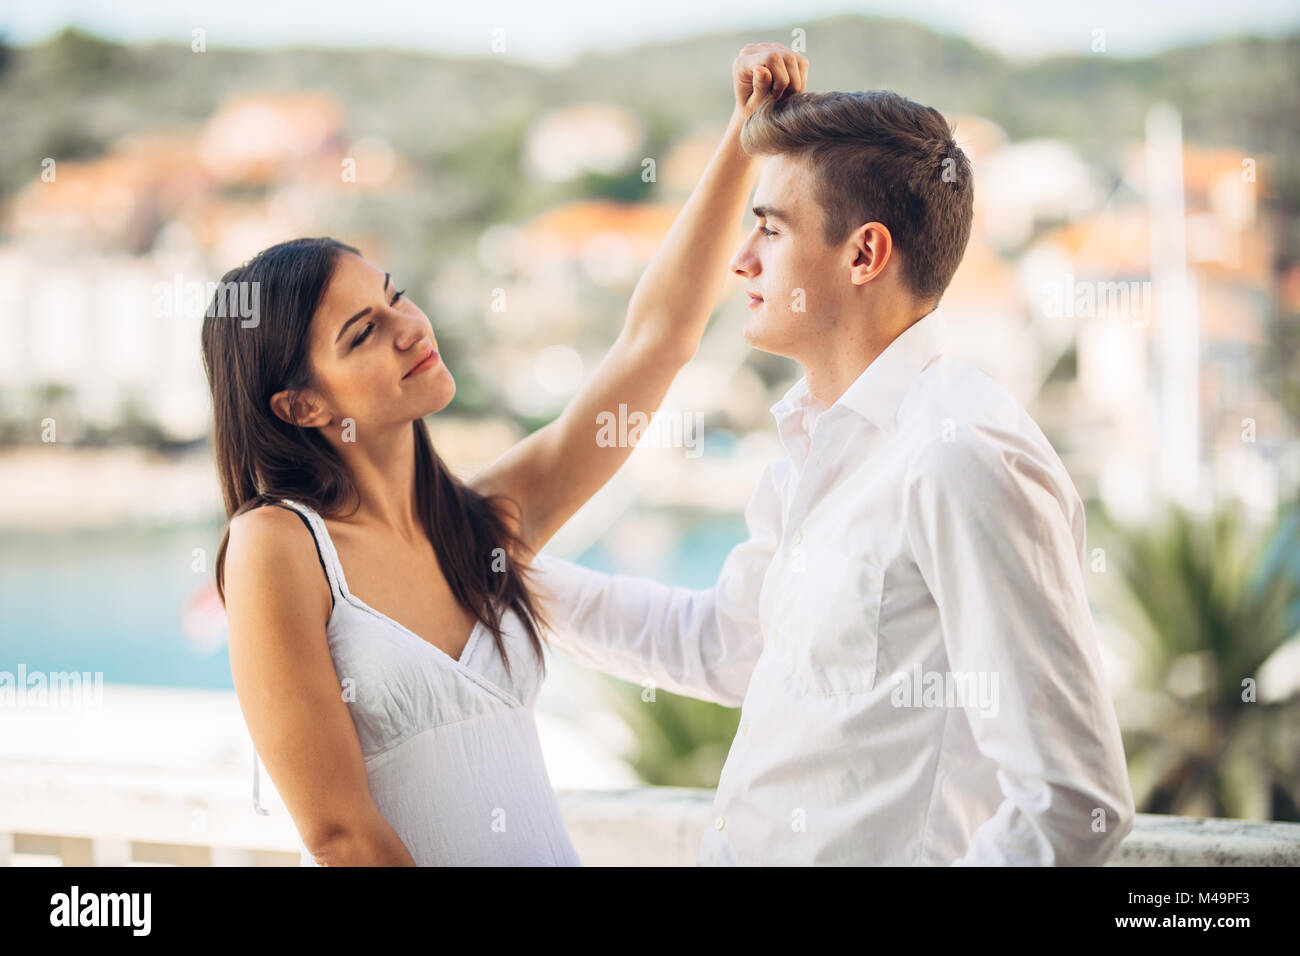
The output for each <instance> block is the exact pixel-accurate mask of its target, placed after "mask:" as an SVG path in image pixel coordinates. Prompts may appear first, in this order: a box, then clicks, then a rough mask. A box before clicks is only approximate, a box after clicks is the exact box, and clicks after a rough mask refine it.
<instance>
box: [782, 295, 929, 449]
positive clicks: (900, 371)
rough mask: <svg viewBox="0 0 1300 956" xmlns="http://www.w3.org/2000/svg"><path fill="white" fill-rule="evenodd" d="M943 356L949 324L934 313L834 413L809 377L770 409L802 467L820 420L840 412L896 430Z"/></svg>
mask: <svg viewBox="0 0 1300 956" xmlns="http://www.w3.org/2000/svg"><path fill="white" fill-rule="evenodd" d="M942 351H943V320H942V318H941V317H940V316H939V315H938V314H937V313H935V312H931V313H930V314H929V315H926V316H923V317H921V318H920V319H918V320H917V321H915V322H913V323H912V324H911V325H909V326H908V327H907V328H906V329H905V330H904V331H903V333H902V334H901V335H899V336H898V337H897V338H896V339H894V341H892V342H890V343H889V345H888V346H887V347H886V348H885V350H884V351H883V352H881V353H880V354H879V355H877V356H876V358H875V360H874V361H872V363H871V364H870V365H868V366H867V367H866V368H865V369H863V370H862V374H861V375H859V376H858V377H857V379H856V380H855V381H854V382H853V384H852V385H850V386H849V387H848V388H847V389H845V390H844V394H843V395H841V396H840V397H839V398H838V399H837V400H836V401H835V403H834V404H833V405H832V406H831V407H830V408H828V409H825V410H824V411H823V410H822V409H821V408H820V407H819V406H818V404H817V403H816V402H815V401H814V400H813V397H812V393H811V392H809V390H808V377H807V376H806V375H805V376H803V377H802V378H800V379H799V381H797V382H795V383H794V385H792V386H791V387H790V389H789V390H788V391H787V392H786V393H785V395H784V396H782V398H781V400H780V401H778V402H777V403H776V404H775V405H773V406H772V407H771V408H770V409H769V411H771V413H772V415H773V416H775V418H776V425H777V432H778V433H779V434H780V437H781V441H782V443H783V444H784V445H785V447H786V451H788V452H790V455H791V457H792V458H794V459H795V461H796V463H798V464H800V465H802V462H803V460H804V459H805V458H806V457H807V454H808V447H809V445H810V444H811V441H812V433H813V430H814V428H815V427H816V424H817V422H818V420H819V419H820V418H821V416H822V415H824V414H827V413H828V412H831V411H833V410H834V409H836V408H846V409H848V410H849V411H853V412H856V413H857V414H859V415H861V416H862V417H863V418H865V419H866V420H867V421H868V422H870V423H871V424H872V425H875V426H876V427H877V428H879V429H881V430H882V431H889V432H892V431H894V429H895V427H896V419H897V415H898V407H899V405H900V404H901V403H902V400H903V395H904V394H905V393H906V392H907V388H908V386H909V385H911V384H912V380H913V379H914V378H916V376H917V375H918V374H919V373H920V372H921V371H922V370H923V369H924V368H925V367H926V366H927V365H929V364H930V362H931V361H932V360H933V359H934V358H935V357H936V356H938V355H939V354H940V353H941V352H942Z"/></svg>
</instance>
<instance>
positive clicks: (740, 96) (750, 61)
mask: <svg viewBox="0 0 1300 956" xmlns="http://www.w3.org/2000/svg"><path fill="white" fill-rule="evenodd" d="M731 80H732V85H733V86H734V88H735V91H736V109H737V110H738V111H740V112H741V113H742V114H743V115H744V116H746V117H748V116H749V115H750V114H751V113H753V112H754V110H756V109H758V106H759V104H760V103H762V102H763V100H764V99H766V98H767V97H768V95H771V96H774V97H776V98H777V99H781V98H782V97H783V96H788V95H789V94H791V93H802V92H803V91H804V90H805V89H806V88H807V86H808V58H807V57H806V56H804V55H802V54H800V53H795V52H794V51H793V50H791V49H790V48H789V47H787V46H782V45H781V44H779V43H751V44H749V45H748V46H746V47H744V48H743V49H742V50H741V51H740V53H739V54H737V55H736V59H735V62H733V63H732V64H731Z"/></svg>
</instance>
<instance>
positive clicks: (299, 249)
mask: <svg viewBox="0 0 1300 956" xmlns="http://www.w3.org/2000/svg"><path fill="white" fill-rule="evenodd" d="M342 253H352V254H355V255H360V254H361V253H360V252H359V251H358V250H357V249H356V248H354V247H352V246H349V245H346V244H344V243H342V242H339V241H338V240H336V239H330V238H309V239H294V240H291V241H289V242H282V243H280V244H278V245H275V246H272V247H270V248H269V249H265V250H263V251H262V252H260V253H258V254H257V255H256V256H254V257H253V258H252V259H250V260H249V261H248V262H246V263H245V264H244V265H241V266H238V267H236V268H234V269H231V270H230V271H229V272H227V273H226V274H225V275H224V276H222V278H221V284H220V285H219V286H218V287H217V290H216V293H215V295H214V296H213V299H212V301H211V302H210V303H209V304H208V309H207V312H206V314H205V316H204V319H203V331H202V343H203V367H204V371H205V372H206V373H207V376H208V385H209V387H210V389H211V391H212V411H213V431H212V442H213V451H214V457H215V459H216V466H217V474H218V477H219V478H220V481H221V493H222V497H223V498H224V500H225V507H226V529H225V533H224V534H223V535H222V538H221V545H220V547H219V548H218V549H217V561H216V576H217V593H218V595H219V596H220V598H221V602H222V604H223V606H224V604H225V600H226V594H225V559H226V546H227V545H228V544H229V541H230V520H231V519H233V518H235V517H236V516H237V515H240V514H243V513H244V512H245V511H249V510H251V509H253V508H257V507H259V506H261V505H266V504H271V503H274V502H279V501H280V500H282V499H285V498H288V499H292V500H294V501H299V502H302V503H303V504H306V505H309V506H310V507H311V508H313V509H314V510H315V511H316V512H318V513H319V514H321V515H322V516H328V517H331V518H333V517H336V516H338V514H339V512H340V510H341V509H342V507H343V506H344V505H345V504H346V503H347V502H348V501H350V500H356V501H357V503H358V506H359V504H360V494H359V493H358V492H357V489H356V486H355V484H354V483H353V481H352V476H351V474H350V473H349V472H348V469H347V466H346V465H345V464H344V462H343V460H342V459H341V458H340V457H339V456H338V453H337V452H336V451H335V450H334V449H333V447H332V446H331V445H330V444H329V442H328V441H326V440H325V438H324V437H323V436H322V435H321V434H320V433H319V431H318V430H317V429H315V428H304V427H300V426H298V425H291V424H289V423H288V422H286V421H284V420H283V419H281V418H280V417H279V416H278V415H276V414H275V413H274V412H272V411H271V406H270V401H271V396H272V395H274V394H275V393H276V392H279V391H282V390H284V389H290V390H292V389H302V388H306V387H307V386H308V385H309V383H310V381H311V374H312V373H311V368H310V365H309V362H308V350H307V342H308V330H309V329H310V327H311V320H312V316H313V315H315V313H316V309H317V307H318V306H319V305H320V302H321V299H322V298H323V297H324V294H325V289H326V287H327V286H328V284H329V280H330V277H331V275H333V272H334V266H335V263H336V262H337V260H338V257H339V255H340V254H342ZM241 303H242V304H243V305H244V306H247V305H249V304H250V303H251V304H252V305H253V306H254V307H255V308H254V309H253V312H254V313H255V316H254V317H250V316H249V315H247V314H246V313H247V311H248V310H247V309H246V308H245V309H241V308H240V307H239V306H240V304H241ZM411 440H412V441H413V442H414V443H415V488H416V512H417V514H418V516H419V518H420V521H421V523H422V524H423V525H424V528H425V531H426V532H427V533H428V535H429V539H430V541H432V543H433V548H434V552H435V553H436V554H437V556H438V564H439V566H440V567H441V568H442V572H443V575H444V576H445V577H446V579H447V584H448V586H449V587H450V588H451V592H452V594H454V595H455V596H456V600H457V601H458V602H460V604H461V606H462V607H464V608H465V609H466V610H468V611H470V612H471V613H472V614H474V615H475V617H477V618H478V620H479V621H481V622H482V623H483V625H484V626H485V627H487V628H488V629H489V630H490V631H491V632H492V636H493V640H494V641H495V642H496V645H497V650H498V651H499V652H500V654H501V659H502V660H503V661H504V662H505V666H506V670H507V672H508V671H509V670H510V662H509V660H508V659H507V656H506V649H505V643H504V640H503V638H502V634H501V618H502V614H503V613H504V609H507V608H508V609H510V610H513V611H514V612H515V613H516V614H517V616H518V617H519V619H520V620H521V621H522V622H523V624H524V627H525V629H526V631H527V633H528V636H529V639H530V640H531V642H532V645H533V648H534V650H535V651H536V653H537V657H538V660H539V661H540V662H541V663H542V666H543V668H544V667H545V660H544V658H543V656H542V638H541V632H542V631H543V630H544V629H545V628H546V627H547V623H546V621H545V619H544V617H543V616H542V615H541V613H540V611H539V609H538V606H537V603H536V601H535V599H534V598H533V596H532V594H531V592H530V590H529V587H528V585H527V583H526V581H525V580H524V574H526V573H527V568H526V567H524V566H522V565H520V564H517V563H516V562H515V561H513V560H510V558H511V557H513V556H515V555H517V554H520V553H522V550H523V549H522V545H521V542H520V541H519V539H518V538H517V537H516V536H515V535H514V534H513V533H512V531H511V529H510V527H509V525H508V524H507V523H506V521H505V520H504V519H503V518H502V512H501V510H500V509H501V508H503V507H506V506H510V505H514V504H515V503H514V502H512V501H511V499H507V498H504V497H503V496H484V495H481V494H479V493H478V492H476V491H474V490H473V489H472V488H470V487H468V486H467V485H466V484H465V483H464V482H462V481H460V479H458V478H457V477H456V476H455V475H453V474H452V473H451V472H450V471H449V470H448V469H447V466H446V465H445V464H443V462H442V459H441V458H439V457H438V454H437V452H436V451H434V448H433V442H432V441H431V440H430V438H429V434H428V430H427V428H426V427H425V423H424V420H423V419H422V418H417V419H416V420H414V421H413V422H412V423H411ZM516 507H517V505H516ZM503 556H504V557H505V560H504V561H503V560H501V559H502V558H503Z"/></svg>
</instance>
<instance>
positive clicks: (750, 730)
mask: <svg viewBox="0 0 1300 956" xmlns="http://www.w3.org/2000/svg"><path fill="white" fill-rule="evenodd" d="M742 145H743V147H744V149H745V151H746V152H747V153H748V154H750V155H754V156H765V157H767V158H766V159H765V161H764V163H763V167H762V171H761V175H760V177H759V181H758V185H757V189H756V192H755V205H754V213H755V215H756V216H757V217H758V218H757V222H756V225H755V227H754V230H753V232H752V233H751V234H750V235H749V236H748V237H747V238H746V240H745V241H744V244H743V245H742V246H741V247H740V249H739V251H738V252H737V253H736V254H735V256H734V258H733V260H732V263H731V269H732V271H733V272H734V273H735V274H736V275H739V276H741V277H743V278H744V280H745V282H746V288H747V292H748V295H749V298H750V303H749V307H750V309H751V310H752V311H751V314H750V317H749V319H748V321H747V322H746V324H745V330H744V334H745V339H746V341H747V342H748V343H749V344H750V345H752V346H753V347H755V348H758V349H761V350H763V351H766V352H773V353H776V354H778V355H784V356H788V357H789V358H792V359H794V360H796V361H797V362H799V364H800V365H801V366H802V368H803V370H804V373H805V374H804V377H803V378H802V379H800V380H799V381H798V382H797V383H796V384H795V385H794V386H793V387H792V388H791V389H790V390H789V392H788V393H787V394H786V395H785V397H784V398H783V399H782V400H781V401H780V402H778V403H777V404H776V405H774V406H772V412H773V414H774V415H775V417H776V422H777V428H778V431H779V433H780V438H781V441H782V443H783V445H784V447H785V449H786V451H787V452H788V457H785V458H782V459H780V460H778V461H774V462H772V463H771V464H770V465H769V466H768V467H767V469H766V470H765V471H764V473H763V475H762V478H761V480H760V482H759V485H758V488H757V490H756V491H755V492H754V495H753V497H752V499H751V500H750V502H749V504H748V507H747V508H746V510H745V517H746V520H747V522H748V526H749V531H750V538H749V540H748V541H746V542H744V543H742V544H740V545H738V546H737V547H736V548H735V549H734V550H733V551H732V552H731V554H730V555H729V556H728V558H727V561H726V564H725V566H724V568H723V570H722V573H721V576H720V578H719V580H718V583H717V585H716V586H715V587H713V588H712V589H709V590H702V591H693V590H688V589H685V588H669V587H666V586H663V585H660V584H657V583H655V582H652V581H646V580H642V579H638V578H633V577H627V576H609V575H604V574H599V573H597V572H594V571H590V570H587V569H584V568H581V567H578V566H577V565H573V564H571V563H569V562H564V561H560V560H558V559H555V558H551V557H549V556H544V555H543V556H539V558H538V559H537V563H536V567H537V569H538V572H539V574H538V576H537V581H538V584H539V590H540V591H542V592H543V593H545V594H547V595H549V596H548V597H547V599H546V600H547V608H548V610H549V612H550V613H551V615H552V620H553V621H554V622H555V623H556V625H557V632H558V633H557V634H556V635H555V637H554V639H553V641H552V645H553V646H554V647H557V648H559V649H561V650H563V651H566V652H567V653H569V654H570V655H571V656H573V657H574V658H576V659H578V660H580V661H583V662H585V663H588V664H591V665H593V666H595V667H597V668H599V669H601V670H604V671H606V672H608V673H610V674H612V675H614V676H617V677H620V678H623V679H626V680H630V681H634V682H638V683H641V682H644V681H647V680H648V681H651V682H653V683H654V684H655V685H657V686H659V687H662V688H665V689H667V690H669V691H672V692H674V693H680V694H686V695H689V696H692V697H697V698H700V699H703V700H710V701H715V702H717V703H720V704H723V705H726V706H731V707H734V706H737V705H740V706H741V707H742V711H741V721H740V730H739V733H738V735H737V737H736V739H735V741H734V742H733V744H732V747H731V751H730V753H729V755H728V758H727V762H726V765H725V767H724V768H723V770H722V775H721V779H720V781H719V784H718V788H717V795H716V802H715V806H714V813H715V819H714V825H713V827H711V828H710V829H708V830H706V832H705V835H704V840H703V844H702V846H701V848H700V854H699V862H700V863H701V864H820V863H831V864H895V865H913V864H915V865H934V864H953V863H956V864H987V865H1006V864H1019V865H1062V864H1074V865H1079V864H1085V865H1086V864H1100V863H1102V862H1104V861H1105V860H1106V859H1107V858H1108V857H1109V856H1110V855H1111V853H1112V852H1113V851H1114V849H1115V847H1116V846H1117V845H1118V844H1119V842H1120V840H1122V839H1123V837H1124V836H1125V835H1126V834H1127V833H1128V832H1129V830H1130V829H1131V827H1132V824H1133V813H1134V808H1133V799H1132V795H1131V791H1130V787H1129V783H1128V776H1127V772H1126V767H1125V759H1124V752H1123V747H1122V744H1121V740H1120V732H1119V727H1118V724H1117V722H1116V719H1115V714H1114V710H1113V708H1112V705H1111V702H1110V700H1109V698H1108V696H1107V693H1106V688H1105V683H1104V679H1103V671H1102V664H1101V659H1100V655H1099V650H1098V644H1097V639H1096V635H1095V632H1094V628H1093V622H1092V617H1091V615H1090V613H1089V608H1088V599H1087V595H1086V594H1085V591H1084V582H1083V574H1082V566H1083V558H1084V531H1085V527H1084V510H1083V505H1082V503H1081V501H1080V499H1079V495H1078V493H1077V491H1076V490H1075V488H1074V486H1073V484H1072V483H1071V481H1070V478H1069V476H1068V475H1067V474H1066V471H1065V468H1064V467H1063V466H1062V464H1061V461H1060V459H1059V458H1058V457H1057V455H1056V454H1055V452H1054V451H1053V450H1052V448H1051V446H1050V445H1049V444H1048V442H1047V440H1046V438H1044V436H1043V434H1042V432H1041V431H1040V430H1039V429H1038V427H1037V426H1036V425H1035V423H1034V422H1033V420H1032V419H1031V418H1030V417H1029V416H1028V414H1026V412H1025V411H1024V409H1022V408H1021V407H1020V405H1019V404H1018V403H1017V402H1016V401H1015V399H1013V398H1012V397H1011V395H1010V394H1009V393H1007V392H1006V391H1005V390H1004V389H1003V388H1002V387H1000V386H999V385H998V384H997V383H995V382H994V381H992V380H991V379H989V378H988V377H986V376H985V375H983V374H981V373H980V372H978V371H976V370H975V369H973V368H971V367H970V366H968V365H965V364H963V363H961V362H959V361H957V360H955V359H953V358H951V357H949V356H945V355H943V354H942V346H941V341H940V328H939V326H938V321H939V320H938V317H937V316H935V315H934V314H932V313H933V310H934V309H935V307H936V306H937V304H938V302H939V298H940V296H941V295H942V293H943V291H944V289H945V288H946V287H947V285H948V283H949V281H950V280H951V278H952V276H953V273H954V272H955V271H956V270H957V266H958V263H960V261H961V258H962V255H963V253H964V251H965V247H966V242H967V239H968V238H969V235H970V227H971V210H972V196H973V183H972V174H971V168H970V164H969V162H968V160H967V158H966V156H965V155H964V154H963V153H962V151H961V149H959V148H958V146H957V145H956V143H955V142H954V141H953V138H952V135H951V130H950V129H949V127H948V125H947V123H946V122H945V121H944V119H943V117H942V116H941V115H940V114H939V113H938V112H936V111H935V110H933V109H931V108H928V107H925V106H921V105H919V104H916V103H913V102H911V101H910V100H907V99H905V98H904V97H901V96H898V95H897V94H894V93H891V92H887V91H874V92H865V93H826V94H811V93H803V94H799V95H796V96H788V97H786V99H785V100H783V101H779V102H775V101H769V102H767V103H765V104H764V105H763V106H762V107H760V108H759V109H758V110H757V111H756V112H755V113H754V115H753V116H751V117H750V118H749V119H748V120H747V121H746V123H745V125H744V127H743V132H742ZM650 706H653V705H650Z"/></svg>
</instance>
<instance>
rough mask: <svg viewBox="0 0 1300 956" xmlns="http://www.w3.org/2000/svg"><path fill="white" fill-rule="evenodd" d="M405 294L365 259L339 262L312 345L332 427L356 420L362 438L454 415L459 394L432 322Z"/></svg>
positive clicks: (319, 313) (317, 319) (349, 256)
mask: <svg viewBox="0 0 1300 956" xmlns="http://www.w3.org/2000/svg"><path fill="white" fill-rule="evenodd" d="M400 288H401V287H400V286H398V285H397V284H395V283H394V282H393V281H392V280H391V277H390V276H388V274H387V273H385V272H384V271H383V270H382V269H377V268H375V267H374V266H373V265H371V264H370V263H369V262H367V261H366V260H365V259H363V258H361V257H360V256H355V255H352V254H351V253H343V254H341V255H340V256H339V258H338V261H337V263H336V265H335V269H334V275H333V276H332V277H331V279H330V283H329V286H328V288H327V289H326V290H325V296H324V298H323V300H322V302H321V304H320V307H319V308H318V309H317V310H316V315H315V316H314V317H313V319H312V324H311V332H310V339H311V341H310V346H309V347H310V351H311V362H312V367H313V369H314V370H315V373H316V383H315V391H316V392H317V393H319V395H320V397H321V398H322V399H323V401H324V402H325V405H326V410H327V414H328V416H329V418H330V420H331V422H332V424H335V425H345V424H346V422H344V419H352V421H353V422H354V423H355V425H356V431H357V432H358V433H362V432H364V430H365V429H367V428H375V429H378V428H381V427H383V426H386V425H394V424H397V425H400V424H408V423H410V422H411V421H413V420H415V419H417V418H420V417H423V416H424V415H428V414H431V413H433V412H437V411H440V410H442V409H443V408H446V407H447V404H448V403H449V402H450V401H451V399H452V396H453V395H455V394H456V382H455V381H454V380H453V379H452V377H451V372H450V371H448V370H447V367H446V366H445V365H444V364H443V363H442V359H441V357H440V356H439V355H438V354H437V348H438V342H437V340H436V339H435V338H434V335H433V328H432V326H430V324H429V319H428V318H427V317H426V316H425V314H424V313H423V312H421V311H420V308H419V306H417V305H416V304H415V303H414V302H412V301H411V300H410V299H408V298H407V297H406V296H405V295H398V292H399V291H400ZM431 352H432V353H433V357H432V359H431V360H429V361H427V362H425V363H424V364H419V363H420V362H421V359H423V358H424V357H425V356H426V355H428V354H429V353H431ZM417 365H419V367H418V368H416V366H417ZM413 369H414V373H413V374H412V370H413Z"/></svg>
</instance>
